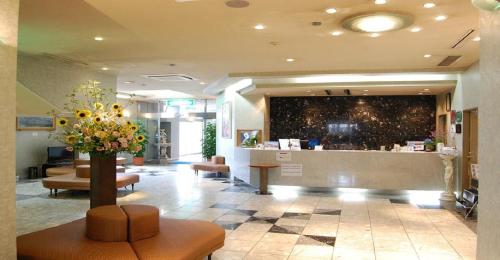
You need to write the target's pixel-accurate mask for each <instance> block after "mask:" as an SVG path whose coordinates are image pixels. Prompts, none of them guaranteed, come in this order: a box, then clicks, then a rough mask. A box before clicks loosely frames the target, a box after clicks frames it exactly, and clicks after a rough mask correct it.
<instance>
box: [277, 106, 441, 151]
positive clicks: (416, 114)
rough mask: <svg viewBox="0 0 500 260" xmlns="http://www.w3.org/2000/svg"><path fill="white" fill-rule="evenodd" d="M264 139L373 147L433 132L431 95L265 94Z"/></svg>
mask: <svg viewBox="0 0 500 260" xmlns="http://www.w3.org/2000/svg"><path fill="white" fill-rule="evenodd" d="M270 119H271V120H270V137H271V140H277V139H279V138H298V139H302V140H309V139H317V140H319V141H320V142H321V144H323V145H324V146H325V149H346V150H350V149H365V148H367V149H379V147H380V146H382V145H385V146H386V147H387V148H390V147H392V146H393V145H394V144H401V145H406V141H419V140H422V141H423V140H424V139H425V138H426V137H428V136H429V135H430V134H431V131H434V130H435V125H436V97H435V96H367V97H358V96H356V97H353V96H348V97H271V99H270Z"/></svg>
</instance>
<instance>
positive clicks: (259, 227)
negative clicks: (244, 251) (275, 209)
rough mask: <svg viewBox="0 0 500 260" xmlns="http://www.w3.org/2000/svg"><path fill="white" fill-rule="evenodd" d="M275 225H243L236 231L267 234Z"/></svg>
mask: <svg viewBox="0 0 500 260" xmlns="http://www.w3.org/2000/svg"><path fill="white" fill-rule="evenodd" d="M272 226H273V224H257V223H248V222H247V223H243V224H241V226H239V227H238V228H237V229H236V230H246V231H253V232H262V231H264V232H267V231H268V230H269V229H270V228H271V227H272Z"/></svg>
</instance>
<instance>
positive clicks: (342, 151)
mask: <svg viewBox="0 0 500 260" xmlns="http://www.w3.org/2000/svg"><path fill="white" fill-rule="evenodd" d="M239 149H243V150H250V151H265V152H269V151H270V152H339V153H359V152H361V153H390V154H439V153H438V152H424V151H415V152H409V151H401V152H392V151H379V150H264V149H257V148H243V147H239Z"/></svg>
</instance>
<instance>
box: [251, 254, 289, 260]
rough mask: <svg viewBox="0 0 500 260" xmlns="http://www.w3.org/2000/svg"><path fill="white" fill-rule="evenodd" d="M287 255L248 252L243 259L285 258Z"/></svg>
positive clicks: (276, 259)
mask: <svg viewBox="0 0 500 260" xmlns="http://www.w3.org/2000/svg"><path fill="white" fill-rule="evenodd" d="M287 258H288V255H272V254H248V255H247V256H246V257H245V260H286V259H287Z"/></svg>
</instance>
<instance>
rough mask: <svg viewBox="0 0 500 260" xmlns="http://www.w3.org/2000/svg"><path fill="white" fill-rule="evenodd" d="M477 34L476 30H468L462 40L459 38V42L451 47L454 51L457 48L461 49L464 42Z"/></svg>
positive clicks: (461, 37)
mask: <svg viewBox="0 0 500 260" xmlns="http://www.w3.org/2000/svg"><path fill="white" fill-rule="evenodd" d="M473 32H475V30H474V29H469V30H467V31H466V32H465V33H464V34H462V36H460V38H458V40H456V41H455V42H454V43H453V44H452V45H451V48H452V49H456V48H459V47H461V45H462V43H464V41H465V40H466V39H467V38H469V36H471V34H472V33H473Z"/></svg>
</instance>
